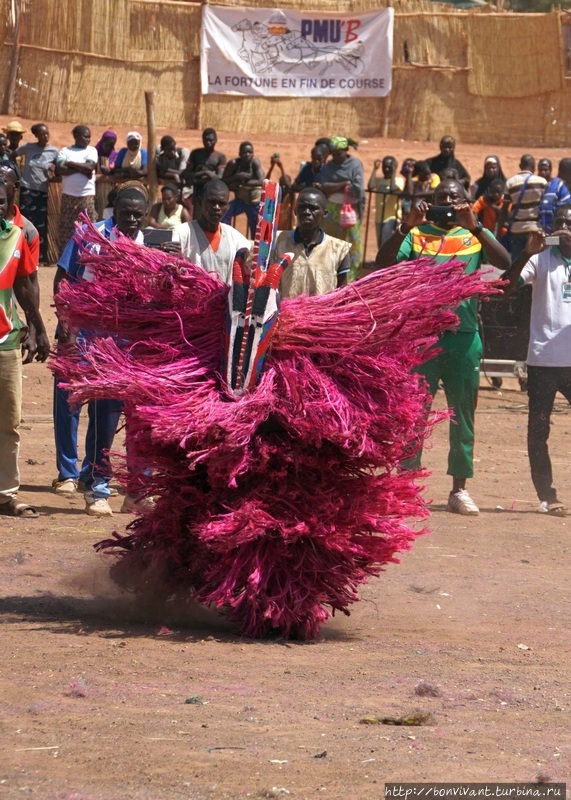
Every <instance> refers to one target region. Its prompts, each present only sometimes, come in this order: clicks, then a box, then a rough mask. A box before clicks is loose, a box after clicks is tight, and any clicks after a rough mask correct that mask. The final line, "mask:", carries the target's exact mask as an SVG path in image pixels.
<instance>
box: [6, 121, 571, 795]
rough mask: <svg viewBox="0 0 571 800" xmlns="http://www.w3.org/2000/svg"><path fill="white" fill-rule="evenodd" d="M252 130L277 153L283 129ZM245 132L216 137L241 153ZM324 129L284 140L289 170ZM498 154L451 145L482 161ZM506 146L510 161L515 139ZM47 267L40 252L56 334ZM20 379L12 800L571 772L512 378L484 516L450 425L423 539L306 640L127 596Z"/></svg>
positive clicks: (11, 601) (557, 603)
mask: <svg viewBox="0 0 571 800" xmlns="http://www.w3.org/2000/svg"><path fill="white" fill-rule="evenodd" d="M50 127H51V129H52V133H53V140H54V142H55V143H56V144H63V143H64V142H66V141H68V140H69V137H66V136H64V134H65V133H66V132H67V130H68V127H71V126H55V125H51V126H50ZM56 132H57V135H56ZM161 132H162V131H161ZM94 133H99V129H96V130H95V131H94ZM122 133H123V131H122ZM175 135H176V136H177V139H178V140H179V141H180V142H182V143H184V144H188V145H196V144H198V141H199V136H198V133H197V132H185V133H184V134H183V133H182V132H175ZM252 138H253V140H254V144H255V147H256V151H257V152H258V153H259V154H260V155H261V157H262V161H263V162H265V160H266V159H267V158H268V157H269V154H270V153H271V152H272V151H273V150H275V149H276V143H275V142H268V141H267V140H261V139H259V138H258V137H252ZM237 143H238V137H236V136H230V135H229V134H222V133H221V134H220V144H221V148H222V149H224V150H225V151H226V152H227V154H229V155H233V153H234V151H235V150H236V149H237V147H236V145H237ZM309 145H310V142H309V141H308V140H303V141H302V140H300V141H298V142H295V141H293V142H289V141H288V143H287V144H283V145H282V144H281V143H280V144H279V149H280V151H281V152H282V156H283V158H284V160H285V161H286V163H287V164H289V165H292V166H290V169H291V170H292V171H293V170H294V166H293V165H295V164H297V163H299V160H300V159H301V158H302V157H303V155H304V153H305V152H307V151H308V149H309ZM436 149H437V148H436V147H435V145H434V143H432V144H430V143H422V144H419V143H405V142H394V141H391V142H383V141H381V140H376V141H374V142H373V141H371V142H369V143H363V144H362V147H361V148H360V149H359V154H360V156H361V157H362V158H363V161H364V162H365V166H366V172H368V171H369V170H370V167H371V165H372V160H373V158H375V157H377V156H381V155H384V154H386V153H388V152H392V153H393V154H395V155H396V156H397V157H402V156H404V155H408V154H409V153H411V154H415V155H423V154H424V155H429V154H431V153H434V152H436ZM497 150H499V148H493V147H492V148H487V147H486V148H484V149H482V148H479V149H478V148H476V147H462V146H459V147H458V155H459V157H460V158H461V159H462V160H463V161H465V163H466V164H467V166H468V167H469V169H470V170H471V172H472V174H473V175H474V177H477V173H478V174H479V170H478V167H479V166H481V164H482V162H483V157H484V156H485V155H486V154H487V153H488V152H489V151H491V152H494V151H497ZM499 154H500V156H502V157H503V161H504V163H505V166H506V167H507V171H508V172H511V171H514V170H515V168H516V166H517V160H518V158H519V155H520V154H519V153H515V154H509V155H508V154H507V152H506V151H505V150H501V149H500V153H499ZM545 154H547V155H551V156H553V157H554V158H555V159H557V158H558V157H560V155H561V153H556V152H553V151H551V152H550V151H546V152H541V153H537V155H538V156H542V155H545ZM52 279H53V269H52V268H43V269H42V270H41V275H40V280H41V286H42V297H43V309H44V314H45V319H46V321H47V323H48V325H49V328H50V331H51V332H53V330H54V327H55V326H54V314H53V309H52V308H50V302H51V281H52ZM24 375H25V379H24V412H23V430H22V436H23V442H22V452H21V472H22V490H21V499H23V500H25V501H27V502H31V503H34V504H35V505H37V507H38V508H39V510H40V511H41V513H42V515H41V517H40V519H38V520H14V521H12V520H8V519H0V612H1V614H2V621H3V630H2V645H3V647H2V653H3V663H2V668H1V669H0V706H1V709H2V723H1V727H0V752H1V754H2V755H1V757H0V799H1V800H4V798H9V799H10V800H12V798H22V797H28V796H29V797H33V798H38V800H225V799H226V798H228V799H231V800H238V798H247V797H251V798H264V797H287V796H291V797H295V798H298V799H301V800H312V799H313V798H320V797H322V798H329V799H330V800H379V799H380V798H381V797H383V793H384V784H385V782H387V781H430V782H432V781H493V782H495V781H536V780H548V779H550V780H552V781H564V780H566V778H567V777H568V776H569V774H570V772H571V735H570V720H569V711H570V707H571V697H570V692H571V689H570V681H569V663H570V662H569V656H570V649H571V646H570V636H569V629H570V623H571V605H570V596H569V580H568V579H569V555H570V541H571V540H570V536H571V519H569V520H565V519H555V518H551V517H549V518H546V517H545V516H539V515H538V514H537V513H536V507H537V500H536V498H535V495H534V491H533V487H532V485H531V481H530V477H529V467H528V463H527V456H526V450H525V428H526V422H527V419H526V397H525V395H524V394H523V393H522V392H521V391H520V390H519V386H518V384H517V383H516V381H515V380H511V379H510V380H507V381H504V386H503V387H502V390H501V391H497V390H495V389H493V388H491V387H489V386H488V385H487V383H486V382H485V380H484V379H483V380H482V391H481V395H480V403H479V408H478V414H477V452H476V460H477V463H476V468H477V474H476V478H475V479H474V480H473V481H472V482H471V483H470V489H471V491H472V493H473V496H474V498H475V499H476V501H477V502H478V503H479V505H480V508H481V514H480V516H479V517H477V518H463V517H458V516H455V515H451V514H449V513H447V512H445V511H444V504H445V501H446V497H447V493H448V491H449V489H450V486H449V483H450V479H449V478H448V477H446V476H445V474H444V472H445V462H446V440H447V432H446V429H445V427H444V426H441V427H440V428H439V429H438V430H437V432H436V433H435V435H434V437H433V440H432V446H431V447H430V448H429V449H428V450H427V452H426V458H425V462H426V465H427V466H428V468H429V469H432V470H433V474H432V477H431V478H430V479H429V480H428V486H427V497H428V498H430V499H432V500H433V506H432V509H433V516H432V518H431V520H430V528H431V531H430V533H429V534H428V535H426V536H423V537H421V538H420V539H419V540H418V541H417V543H416V544H415V546H414V549H413V550H412V551H411V552H410V553H408V554H406V555H405V556H404V557H403V559H402V563H401V564H400V565H391V566H390V567H389V568H388V569H387V571H386V572H385V573H384V574H383V575H382V576H381V578H380V579H378V580H374V581H372V582H371V583H370V584H369V585H367V586H365V587H363V588H362V590H361V602H359V603H357V604H356V605H355V606H354V607H353V609H352V614H351V616H350V617H349V618H346V617H336V618H335V619H334V620H332V621H331V622H330V623H329V624H328V625H327V626H326V627H325V628H324V629H323V633H322V636H321V637H320V639H319V640H318V641H316V642H313V643H297V642H285V641H281V640H265V641H251V640H245V639H241V638H239V637H237V636H236V635H235V634H234V632H233V631H232V629H231V627H230V626H229V625H228V624H227V623H225V621H224V619H223V618H221V617H220V616H218V615H216V614H214V613H211V612H209V611H206V610H199V609H198V610H190V611H187V612H182V611H181V609H176V608H170V607H162V608H157V607H152V608H149V607H143V606H142V605H140V604H137V603H136V602H135V601H134V600H133V598H132V597H130V596H125V595H122V594H121V593H120V592H118V591H117V590H116V589H115V588H114V587H113V585H112V584H110V582H109V581H108V579H107V577H106V565H107V564H108V562H107V561H106V560H105V559H104V558H101V557H99V556H96V555H95V553H94V551H93V549H92V544H93V543H94V542H96V541H98V540H100V539H102V538H104V537H106V536H108V535H109V534H110V533H111V532H112V531H113V530H114V529H119V530H122V529H123V528H124V526H125V524H126V522H127V521H128V518H127V517H125V516H123V515H119V514H116V516H115V517H114V518H113V519H107V520H97V519H93V518H90V517H87V516H86V515H85V513H84V506H83V498H82V497H81V496H79V495H77V496H75V497H73V498H69V499H66V498H61V497H58V496H56V495H55V494H53V493H52V492H51V491H50V490H49V485H50V483H51V480H52V479H53V478H54V477H55V476H56V472H55V463H54V448H53V442H52V440H53V431H52V422H51V380H50V374H49V372H48V370H47V368H46V367H45V366H44V365H39V364H34V365H29V366H26V367H25V368H24ZM441 402H442V401H441V399H440V400H438V401H437V403H438V404H441ZM557 412H558V413H556V414H555V416H554V424H553V430H552V437H551V450H552V454H553V462H554V469H555V474H556V476H557V485H558V487H559V489H560V494H561V496H562V497H563V498H566V499H568V500H571V485H570V483H569V473H568V472H567V466H568V461H569V449H570V442H571V438H570V437H571V415H570V414H569V409H568V407H567V406H566V405H565V404H564V403H563V401H561V402H560V403H558V406H557ZM111 504H112V506H113V508H114V509H115V510H117V511H118V509H119V506H120V504H121V497H116V498H112V499H111ZM417 710H419V711H421V712H426V713H429V714H430V715H431V717H430V718H429V719H428V720H427V722H426V724H424V725H422V726H420V727H405V726H398V727H397V726H394V725H384V724H376V725H365V724H361V723H360V720H361V719H362V718H364V717H371V716H372V717H392V718H396V717H401V716H403V715H409V714H411V713H413V712H415V711H417Z"/></svg>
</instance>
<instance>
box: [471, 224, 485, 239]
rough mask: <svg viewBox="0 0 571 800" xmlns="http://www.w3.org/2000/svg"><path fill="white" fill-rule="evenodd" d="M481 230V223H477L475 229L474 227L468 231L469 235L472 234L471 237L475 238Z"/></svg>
mask: <svg viewBox="0 0 571 800" xmlns="http://www.w3.org/2000/svg"><path fill="white" fill-rule="evenodd" d="M483 230H484V226H483V225H482V223H481V222H478V224H477V225H476V227H475V228H472V230H471V231H470V233H471V234H472V236H476V235H477V234H478V233H481V232H482V231H483Z"/></svg>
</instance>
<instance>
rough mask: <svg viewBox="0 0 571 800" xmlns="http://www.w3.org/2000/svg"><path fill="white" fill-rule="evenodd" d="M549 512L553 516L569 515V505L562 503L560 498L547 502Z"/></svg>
mask: <svg viewBox="0 0 571 800" xmlns="http://www.w3.org/2000/svg"><path fill="white" fill-rule="evenodd" d="M547 513H548V514H551V516H552V517H567V516H568V515H569V512H568V510H567V506H566V505H565V504H564V503H560V502H559V500H555V501H554V502H553V503H548V504H547Z"/></svg>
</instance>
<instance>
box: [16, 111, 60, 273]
mask: <svg viewBox="0 0 571 800" xmlns="http://www.w3.org/2000/svg"><path fill="white" fill-rule="evenodd" d="M31 131H32V134H33V135H34V136H35V137H36V142H26V144H23V145H21V146H20V147H18V149H17V150H15V151H14V155H15V156H23V158H24V168H23V170H22V178H21V180H20V210H21V212H22V214H23V215H24V216H25V217H27V218H28V219H29V220H30V222H31V223H32V224H33V225H35V226H36V228H37V230H38V233H39V236H40V264H47V263H48V253H47V247H48V237H47V233H48V188H49V180H50V177H52V176H53V174H54V170H55V161H56V158H57V156H58V149H57V147H54V146H53V145H49V144H48V142H49V140H50V132H49V130H48V126H47V125H44V123H42V122H38V123H37V124H36V125H32V127H31Z"/></svg>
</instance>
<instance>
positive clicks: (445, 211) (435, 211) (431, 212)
mask: <svg viewBox="0 0 571 800" xmlns="http://www.w3.org/2000/svg"><path fill="white" fill-rule="evenodd" d="M426 219H427V220H428V221H429V222H434V223H435V224H436V225H447V224H448V223H449V222H456V211H455V210H454V209H453V208H452V206H430V208H429V209H428V211H427V212H426Z"/></svg>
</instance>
